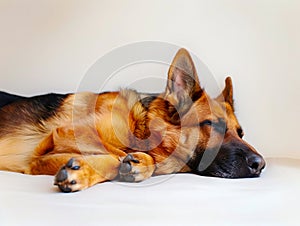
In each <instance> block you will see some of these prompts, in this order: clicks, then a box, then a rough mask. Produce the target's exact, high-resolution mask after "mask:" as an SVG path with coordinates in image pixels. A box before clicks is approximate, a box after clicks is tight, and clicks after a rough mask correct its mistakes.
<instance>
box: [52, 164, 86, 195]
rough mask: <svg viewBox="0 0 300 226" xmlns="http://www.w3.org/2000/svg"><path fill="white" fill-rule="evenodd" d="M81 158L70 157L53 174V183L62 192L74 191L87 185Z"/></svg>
mask: <svg viewBox="0 0 300 226" xmlns="http://www.w3.org/2000/svg"><path fill="white" fill-rule="evenodd" d="M84 164H85V163H84V161H83V160H82V159H76V158H71V159H70V160H69V161H68V162H67V164H66V165H64V166H63V167H61V168H60V170H59V171H58V173H57V174H56V175H55V179H54V185H57V186H58V187H59V189H60V190H61V191H62V192H75V191H80V190H83V189H85V188H87V187H89V181H88V179H87V178H86V175H85V174H86V172H85V167H83V166H84Z"/></svg>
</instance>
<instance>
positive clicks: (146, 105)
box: [140, 96, 157, 110]
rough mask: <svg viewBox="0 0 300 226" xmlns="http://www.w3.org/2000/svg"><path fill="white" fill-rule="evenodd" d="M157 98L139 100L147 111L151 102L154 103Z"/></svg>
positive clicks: (150, 97)
mask: <svg viewBox="0 0 300 226" xmlns="http://www.w3.org/2000/svg"><path fill="white" fill-rule="evenodd" d="M156 98H157V96H149V97H145V98H143V99H141V100H140V102H141V104H142V105H143V107H144V108H145V109H146V110H148V108H149V106H150V104H151V103H152V101H154V100H155V99H156Z"/></svg>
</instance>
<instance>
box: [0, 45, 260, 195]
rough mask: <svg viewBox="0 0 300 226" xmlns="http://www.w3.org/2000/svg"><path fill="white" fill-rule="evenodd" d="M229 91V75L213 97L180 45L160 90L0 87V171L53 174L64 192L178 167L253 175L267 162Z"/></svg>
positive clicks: (225, 174) (201, 172) (137, 178)
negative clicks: (24, 92) (30, 92)
mask: <svg viewBox="0 0 300 226" xmlns="http://www.w3.org/2000/svg"><path fill="white" fill-rule="evenodd" d="M232 95H233V91H232V82H231V78H230V77H228V78H226V86H225V88H224V90H223V92H222V93H221V94H220V95H219V96H218V97H217V98H210V97H209V96H208V95H207V93H206V92H205V91H204V90H203V89H202V88H201V87H200V83H199V80H198V75H197V72H196V69H195V66H194V63H193V61H192V58H191V56H190V54H189V53H188V52H187V51H186V50H185V49H180V50H179V51H178V52H177V54H176V56H175V58H174V59H173V62H172V64H171V65H170V68H169V71H168V81H167V85H166V89H165V91H164V92H163V93H161V94H157V95H145V94H139V93H137V92H136V91H134V90H121V91H119V92H106V93H100V94H94V93H77V94H66V95H62V94H47V95H41V96H34V97H21V96H15V95H11V94H7V93H4V92H1V93H0V170H8V171H13V172H20V173H25V174H32V175H37V174H45V175H55V181H54V184H55V185H57V186H58V187H59V189H60V190H61V191H62V192H74V191H79V190H83V189H86V188H88V187H90V186H92V185H94V184H96V183H100V182H104V181H107V180H114V179H118V180H121V181H126V182H138V181H142V180H145V179H147V178H149V177H151V176H152V175H162V174H171V173H177V172H191V173H196V174H199V175H204V176H215V177H222V178H247V177H257V176H259V175H260V173H261V171H262V169H263V168H264V166H265V161H264V159H263V157H262V156H261V155H260V154H258V152H257V151H256V150H255V149H254V148H253V147H252V146H250V145H249V144H248V143H247V142H246V141H244V140H243V139H242V137H243V134H244V133H243V130H242V128H241V126H240V124H239V123H238V121H237V118H236V116H235V114H234V104H233V96H232Z"/></svg>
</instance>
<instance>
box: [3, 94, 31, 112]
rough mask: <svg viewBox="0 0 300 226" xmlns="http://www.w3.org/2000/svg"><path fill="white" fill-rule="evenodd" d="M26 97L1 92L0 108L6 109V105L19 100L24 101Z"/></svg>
mask: <svg viewBox="0 0 300 226" xmlns="http://www.w3.org/2000/svg"><path fill="white" fill-rule="evenodd" d="M24 99H26V97H22V96H17V95H13V94H10V93H5V92H1V91H0V108H2V107H4V106H5V105H8V104H11V103H13V102H15V101H18V100H24Z"/></svg>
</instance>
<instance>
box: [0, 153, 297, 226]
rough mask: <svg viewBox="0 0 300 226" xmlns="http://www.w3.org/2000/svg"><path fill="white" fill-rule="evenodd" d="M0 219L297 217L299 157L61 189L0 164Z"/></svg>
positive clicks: (273, 220) (258, 220)
mask: <svg viewBox="0 0 300 226" xmlns="http://www.w3.org/2000/svg"><path fill="white" fill-rule="evenodd" d="M0 183H1V184H0V225H1V226H10V225H31V226H33V225H39V226H40V225H72V226H75V225H122V226H124V225H139V226H140V225H189V226H191V225H299V224H300V211H299V205H300V160H296V159H283V158H280V159H279V158H277V159H276V158H273V159H267V167H266V169H265V171H264V172H263V174H262V175H261V177H260V178H253V179H231V180H230V179H220V178H209V177H201V176H197V175H192V174H177V175H165V176H159V177H153V178H151V179H149V180H147V181H144V182H141V183H137V184H126V183H119V182H107V183H103V184H98V185H96V186H94V187H92V188H89V189H87V190H85V191H81V192H77V193H68V194H64V193H60V192H58V190H57V189H56V188H55V187H54V186H53V185H52V184H53V177H51V176H30V175H22V174H17V173H11V172H1V171H0Z"/></svg>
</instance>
